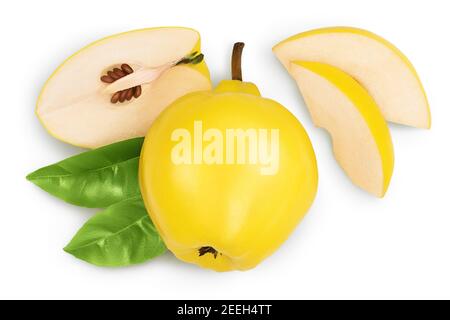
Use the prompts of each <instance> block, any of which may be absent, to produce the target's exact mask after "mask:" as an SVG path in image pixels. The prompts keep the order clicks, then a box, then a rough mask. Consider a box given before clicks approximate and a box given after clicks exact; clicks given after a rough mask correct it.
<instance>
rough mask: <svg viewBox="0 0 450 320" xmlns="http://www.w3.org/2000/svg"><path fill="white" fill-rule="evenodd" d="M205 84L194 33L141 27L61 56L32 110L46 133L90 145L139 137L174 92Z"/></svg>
mask: <svg viewBox="0 0 450 320" xmlns="http://www.w3.org/2000/svg"><path fill="white" fill-rule="evenodd" d="M210 89H211V81H210V77H209V72H208V69H207V67H206V64H205V63H204V61H203V55H202V54H201V51H200V36H199V34H198V32H196V31H195V30H192V29H188V28H180V27H163V28H151V29H142V30H136V31H131V32H127V33H122V34H118V35H114V36H110V37H108V38H105V39H102V40H99V41H97V42H94V43H92V44H90V45H88V46H87V47H85V48H83V49H82V50H80V51H79V52H77V53H76V54H74V55H73V56H71V57H70V58H69V59H67V60H66V61H65V62H64V63H63V64H62V65H61V66H60V67H59V68H58V69H57V70H56V71H55V72H54V73H53V75H52V76H51V77H50V79H49V80H48V81H47V83H46V84H45V86H44V88H43V89H42V92H41V94H40V96H39V99H38V102H37V107H36V113H37V116H38V117H39V119H40V121H41V122H42V124H43V125H44V127H45V128H46V129H47V130H48V131H49V132H50V133H51V134H52V135H53V136H54V137H56V138H58V139H60V140H63V141H65V142H67V143H70V144H73V145H77V146H81V147H86V148H97V147H100V146H103V145H107V144H110V143H113V142H116V141H121V140H125V139H129V138H134V137H138V136H144V135H145V134H146V133H147V131H148V129H149V127H150V126H151V124H152V122H153V121H154V120H155V118H156V117H157V116H158V115H159V114H160V113H161V112H162V111H163V110H164V109H165V108H166V107H167V106H168V105H170V104H171V103H172V102H173V101H175V100H176V99H177V98H179V97H181V96H184V95H186V94H188V93H191V92H195V91H203V90H210Z"/></svg>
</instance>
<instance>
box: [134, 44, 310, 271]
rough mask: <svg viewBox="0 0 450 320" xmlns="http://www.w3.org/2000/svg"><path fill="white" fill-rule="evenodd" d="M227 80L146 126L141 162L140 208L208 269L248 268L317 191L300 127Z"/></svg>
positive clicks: (249, 88) (169, 241) (183, 254)
mask: <svg viewBox="0 0 450 320" xmlns="http://www.w3.org/2000/svg"><path fill="white" fill-rule="evenodd" d="M242 48H243V44H242V43H237V44H236V45H235V47H234V51H233V59H232V73H233V80H229V81H223V82H221V83H220V84H219V86H218V87H217V88H216V89H215V90H213V91H202V92H196V93H191V94H188V95H186V96H184V97H182V98H180V99H178V100H177V101H175V102H174V103H173V104H172V105H170V106H169V107H168V108H167V109H166V110H165V111H164V112H163V113H162V114H161V115H160V116H159V117H158V118H157V119H156V121H155V122H154V124H153V125H152V127H151V128H150V130H149V132H148V134H147V136H146V139H145V142H144V147H143V150H142V155H141V160H140V161H141V162H140V168H139V171H140V172H139V174H140V183H141V191H142V196H143V199H144V201H145V204H146V207H147V209H148V212H149V214H150V217H151V218H152V220H153V222H154V224H155V226H156V227H157V229H158V231H159V233H160V235H161V236H162V238H163V239H164V241H165V243H166V245H167V247H168V248H169V250H170V251H172V252H173V253H174V254H175V256H176V257H178V258H179V259H180V260H183V261H185V262H189V263H194V264H197V265H199V266H201V267H204V268H208V269H213V270H216V271H230V270H247V269H250V268H253V267H255V266H256V265H258V264H259V263H260V262H261V261H262V260H264V259H265V258H267V257H268V256H269V255H271V254H272V253H273V252H274V251H275V250H276V249H277V248H278V247H279V246H280V245H281V244H282V243H283V242H284V241H285V240H286V239H287V238H288V236H289V235H290V234H291V232H292V231H293V230H294V228H295V227H296V225H297V224H298V223H299V222H300V221H301V219H302V218H303V216H304V215H305V213H306V212H307V211H308V209H309V207H310V206H311V204H312V202H313V200H314V197H315V195H316V191H317V179H318V174H317V164H316V158H315V154H314V150H313V148H312V146H311V142H310V140H309V137H308V135H307V133H306V132H305V130H304V129H303V127H302V125H301V124H300V123H299V122H298V120H297V119H296V118H295V117H294V116H293V115H292V114H291V113H290V112H289V111H288V110H287V109H286V108H284V107H283V106H282V105H281V104H279V103H277V102H275V101H273V100H270V99H265V98H262V97H261V96H260V94H259V91H258V88H257V87H256V86H255V85H254V84H251V83H246V82H242V75H241V69H240V61H241V52H242Z"/></svg>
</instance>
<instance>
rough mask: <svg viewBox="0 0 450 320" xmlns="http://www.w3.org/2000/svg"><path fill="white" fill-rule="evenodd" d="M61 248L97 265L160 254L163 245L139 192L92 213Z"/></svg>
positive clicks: (116, 264) (125, 263)
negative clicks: (93, 214)
mask: <svg viewBox="0 0 450 320" xmlns="http://www.w3.org/2000/svg"><path fill="white" fill-rule="evenodd" d="M64 251H66V252H68V253H70V254H72V255H74V256H75V257H77V258H79V259H81V260H84V261H87V262H89V263H92V264H94V265H97V266H106V267H122V266H128V265H132V264H137V263H142V262H144V261H147V260H150V259H152V258H154V257H156V256H159V255H161V254H163V253H164V252H165V251H166V247H165V245H164V243H163V241H162V240H161V238H160V237H159V235H158V232H157V231H156V229H155V226H154V225H153V223H152V222H151V220H150V218H149V216H148V214H147V211H146V209H145V207H144V203H143V201H142V198H141V197H140V196H139V197H134V198H132V199H127V200H124V201H121V202H119V203H117V204H114V205H112V206H110V207H108V208H107V209H105V210H104V211H102V212H100V213H98V214H97V215H95V216H93V217H92V218H91V219H90V220H88V222H86V224H85V225H84V226H83V227H82V228H81V229H80V230H79V231H78V233H77V234H76V235H75V237H74V238H73V239H72V241H71V242H70V243H69V244H68V245H67V247H65V248H64Z"/></svg>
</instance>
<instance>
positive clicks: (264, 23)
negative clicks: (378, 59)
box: [0, 0, 450, 299]
mask: <svg viewBox="0 0 450 320" xmlns="http://www.w3.org/2000/svg"><path fill="white" fill-rule="evenodd" d="M447 2H448V1H431V0H428V1H412V0H409V1H392V0H389V1H382V0H377V1H360V0H355V1H346V0H339V1H319V0H308V1H299V0H297V1H282V0H276V1H261V0H260V1H242V0H240V1H231V0H227V1H202V0H196V1H186V0H184V1H168V0H164V1H163V0H161V1H160V2H157V1H149V0H146V1H130V0H128V1H112V0H108V1H86V2H84V1H45V0H40V1H8V2H4V3H3V4H2V10H1V11H2V18H1V19H0V26H1V27H0V30H1V31H0V32H1V45H0V46H1V49H0V55H1V70H2V71H1V72H0V84H1V89H2V91H1V92H2V94H1V98H0V101H1V102H0V133H1V134H0V139H1V149H0V150H1V153H0V164H1V167H0V168H1V178H0V192H1V193H0V194H1V211H0V298H149V299H150V298H152V299H154V298H156V299H169V298H180V299H187V298H249V299H250V298H253V299H259V298H298V299H299V298H307V299H314V298H344V299H347V298H450V205H449V199H450V187H449V180H450V169H449V165H450V150H449V149H450V143H449V140H450V123H449V122H450V105H449V93H450V80H449V77H448V74H449V72H450V63H449V60H450V37H449V34H448V32H449V30H450V19H449V17H448V14H449V12H450V10H449V5H448V3H447ZM168 25H180V26H189V27H193V28H196V29H197V30H199V31H200V33H201V35H202V41H203V52H204V53H205V55H206V61H207V63H208V65H209V67H210V71H211V73H212V77H213V81H214V84H217V83H218V81H219V80H220V79H222V78H227V77H229V55H230V50H231V46H232V44H233V42H235V41H245V42H246V43H247V46H246V49H245V52H244V58H243V59H244V60H243V67H244V77H245V78H246V79H247V80H248V81H252V82H255V83H257V84H258V86H259V88H260V90H261V92H262V94H263V95H264V96H266V97H269V98H273V99H275V100H278V101H279V102H281V103H282V104H283V105H285V106H286V107H287V108H289V109H290V110H291V111H292V112H293V113H294V114H295V115H297V116H298V118H299V120H300V121H301V122H302V123H303V125H304V126H305V128H306V129H307V131H308V133H309V135H310V137H311V140H312V142H313V145H314V148H315V151H316V154H317V158H318V164H319V170H320V181H319V192H318V195H317V198H316V201H315V203H314V206H313V207H312V209H311V210H310V212H309V214H308V215H307V217H306V218H305V220H304V221H303V223H302V224H301V225H300V226H299V227H298V228H297V229H296V231H295V232H294V234H293V235H292V236H291V237H290V238H289V240H288V241H287V242H286V243H285V244H284V245H283V246H282V247H281V248H280V249H279V250H278V251H277V252H276V253H275V254H274V255H273V256H272V257H270V258H269V259H267V260H266V261H265V262H264V263H262V264H261V265H260V266H258V267H257V268H256V269H254V270H251V271H248V272H244V273H242V272H232V273H226V274H219V273H215V272H212V271H206V270H201V269H199V268H197V267H194V266H191V265H187V264H183V263H181V262H179V261H177V260H176V259H175V258H174V257H173V256H171V255H169V254H167V255H165V256H163V257H161V258H159V259H156V260H155V261H153V262H151V263H148V264H144V265H140V266H136V267H130V268H125V269H100V268H97V267H93V266H90V265H88V264H86V263H84V262H82V261H79V260H76V259H75V258H73V257H72V256H70V255H68V254H66V253H64V252H63V251H62V248H63V247H64V246H65V245H66V244H67V242H68V241H69V240H70V239H71V238H72V236H73V234H74V233H75V232H76V231H77V230H78V228H79V227H80V226H81V225H82V224H83V223H84V221H85V220H86V219H87V218H88V217H89V216H90V214H92V213H93V212H91V211H89V210H86V209H83V208H78V207H75V206H71V205H68V204H65V203H63V202H61V201H60V200H58V199H55V198H52V197H51V196H49V195H47V194H46V193H44V192H43V191H41V190H40V189H38V188H37V187H35V186H34V185H32V184H31V183H29V182H27V181H26V180H25V175H26V174H27V173H29V172H31V171H33V170H35V169H37V168H39V167H42V166H44V165H47V164H50V163H53V162H56V161H59V160H61V159H63V158H65V157H67V156H70V155H73V154H75V153H77V152H78V151H80V149H77V148H74V147H71V146H68V145H65V144H64V143H62V142H59V141H57V140H55V139H54V138H52V137H50V136H49V135H48V134H47V133H46V132H45V130H44V129H43V128H42V127H41V125H40V124H39V122H38V120H37V119H36V117H35V116H34V113H33V111H34V105H35V101H36V98H37V96H38V94H39V91H40V89H41V87H42V85H43V83H44V81H45V80H46V78H47V77H48V76H49V75H50V74H51V72H52V71H53V69H55V68H56V67H57V66H58V65H59V63H60V62H61V61H62V60H63V59H65V58H66V57H67V56H69V55H70V54H72V53H73V52H74V51H76V50H78V49H79V48H81V47H82V46H84V45H86V44H88V43H90V42H92V41H94V40H96V39H98V38H101V37H104V36H107V35H110V34H114V33H118V32H122V31H127V30H130V29H136V28H143V27H153V26H168ZM333 25H349V26H357V27H362V28H366V29H369V30H371V31H373V32H375V33H378V34H380V35H382V36H384V37H386V38H387V39H388V40H390V41H392V42H393V43H394V44H396V45H397V46H398V47H399V48H400V49H401V50H402V51H404V53H405V54H406V55H407V56H408V57H409V58H410V59H411V60H412V62H413V63H414V64H415V66H416V68H417V70H418V72H419V74H420V75H421V78H422V81H423V83H424V86H425V88H426V90H427V93H428V96H429V100H430V104H431V111H432V116H433V126H432V129H431V130H430V131H426V130H418V129H412V128H406V127H401V126H395V125H391V126H390V127H391V129H392V138H393V142H394V146H395V152H396V153H395V156H396V163H395V170H394V175H393V178H392V183H391V185H390V188H389V190H388V193H387V196H386V197H385V198H384V199H382V200H380V199H377V198H374V197H372V196H370V195H368V194H366V193H364V192H363V191H361V190H359V189H358V188H356V187H355V186H353V185H352V184H351V183H350V182H349V180H348V179H347V178H346V176H345V175H344V173H343V172H342V171H341V169H340V168H339V167H338V165H337V164H336V162H335V160H334V158H333V156H332V151H331V148H330V146H331V142H330V139H329V136H328V135H327V134H326V132H325V131H323V130H321V129H317V128H315V127H314V126H313V125H312V122H311V119H310V117H309V115H308V113H307V112H306V109H305V106H304V104H303V101H302V99H301V96H300V94H299V92H298V90H297V88H296V86H295V84H294V82H293V81H292V80H291V79H290V78H289V76H288V75H287V73H286V72H285V71H284V70H283V68H282V67H281V65H280V64H279V63H278V61H277V60H276V58H275V57H274V55H273V54H272V52H271V47H272V45H274V44H276V43H277V42H278V41H281V40H283V39H284V38H286V37H288V36H290V35H293V34H295V33H298V32H301V31H305V30H308V29H311V28H316V27H322V26H333Z"/></svg>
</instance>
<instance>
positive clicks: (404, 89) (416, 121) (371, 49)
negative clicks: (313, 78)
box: [273, 27, 431, 128]
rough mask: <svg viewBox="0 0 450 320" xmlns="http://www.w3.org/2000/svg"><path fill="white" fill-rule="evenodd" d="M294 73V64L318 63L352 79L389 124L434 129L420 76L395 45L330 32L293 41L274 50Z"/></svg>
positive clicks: (359, 33)
mask: <svg viewBox="0 0 450 320" xmlns="http://www.w3.org/2000/svg"><path fill="white" fill-rule="evenodd" d="M273 51H274V53H275V54H276V56H277V57H278V59H279V60H280V61H281V63H283V65H284V66H285V67H286V69H287V70H288V71H289V72H291V70H290V69H289V68H290V63H291V62H292V61H316V62H321V63H326V64H329V65H332V66H335V67H337V68H339V69H341V70H342V71H344V72H346V73H347V74H349V75H350V76H352V77H353V78H354V79H355V80H356V81H358V82H359V83H360V84H361V85H362V86H363V87H364V88H365V89H366V90H367V91H368V92H369V94H370V95H371V96H372V97H373V99H374V100H375V102H376V103H377V105H378V107H379V108H380V110H381V113H382V114H383V116H384V118H385V119H386V121H390V122H394V123H399V124H403V125H408V126H413V127H418V128H429V127H430V125H431V115H430V110H429V106H428V101H427V97H426V94H425V90H424V88H423V86H422V83H421V81H420V79H419V76H418V74H417V72H416V70H415V69H414V67H413V65H412V64H411V62H410V61H409V60H408V58H407V57H406V56H405V55H404V54H403V53H402V52H401V51H400V50H399V49H397V48H396V47H395V46H394V45H392V44H391V43H390V42H388V41H386V40H385V39H383V38H381V37H380V36H378V35H375V34H373V33H371V32H369V31H366V30H362V29H358V28H351V27H330V28H322V29H316V30H311V31H307V32H304V33H300V34H297V35H295V36H292V37H290V38H288V39H286V40H284V41H282V42H280V43H279V44H277V45H276V46H275V47H274V48H273Z"/></svg>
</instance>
